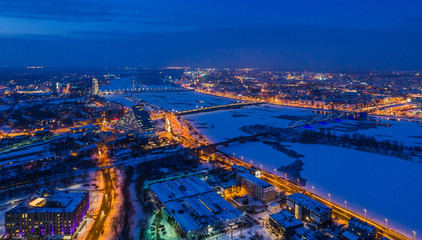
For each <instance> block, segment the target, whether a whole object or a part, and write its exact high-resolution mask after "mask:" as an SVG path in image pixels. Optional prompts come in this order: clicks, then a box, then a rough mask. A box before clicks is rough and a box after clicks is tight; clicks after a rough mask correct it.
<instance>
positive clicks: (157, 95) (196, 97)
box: [134, 91, 235, 111]
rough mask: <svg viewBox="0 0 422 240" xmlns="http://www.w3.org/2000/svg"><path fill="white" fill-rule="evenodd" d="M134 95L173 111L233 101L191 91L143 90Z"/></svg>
mask: <svg viewBox="0 0 422 240" xmlns="http://www.w3.org/2000/svg"><path fill="white" fill-rule="evenodd" d="M134 96H136V97H138V98H140V99H141V100H144V101H147V102H149V103H151V104H153V105H157V106H159V107H162V108H164V109H166V110H174V111H184V110H191V109H195V108H200V107H210V106H218V105H225V104H230V103H233V102H235V101H234V100H231V99H227V98H221V97H215V96H211V95H206V94H202V93H197V92H193V91H180V92H165V91H162V92H143V93H135V94H134Z"/></svg>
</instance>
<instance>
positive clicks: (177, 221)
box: [150, 176, 244, 239]
mask: <svg viewBox="0 0 422 240" xmlns="http://www.w3.org/2000/svg"><path fill="white" fill-rule="evenodd" d="M150 191H151V193H152V195H153V196H154V197H155V198H156V199H157V200H158V201H159V202H160V203H161V205H162V206H163V213H164V217H166V218H167V220H168V221H169V222H170V223H171V224H172V225H173V226H175V227H176V228H177V229H179V231H180V232H182V233H183V234H184V236H183V237H186V238H188V239H192V238H196V237H199V236H201V235H204V234H207V233H210V232H213V231H218V230H223V229H225V228H228V227H231V226H234V225H235V224H237V223H240V222H242V221H243V218H244V214H243V213H241V212H240V211H238V210H237V209H236V208H234V207H233V206H232V205H231V204H230V203H228V202H227V201H226V200H224V199H223V198H222V197H221V196H220V195H218V194H217V193H216V192H214V190H213V189H212V188H211V187H210V186H209V185H208V184H206V183H205V182H203V181H202V180H200V179H199V178H198V177H195V176H191V177H184V178H177V179H174V180H168V181H164V182H159V183H154V184H152V185H150Z"/></svg>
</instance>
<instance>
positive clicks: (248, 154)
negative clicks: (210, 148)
mask: <svg viewBox="0 0 422 240" xmlns="http://www.w3.org/2000/svg"><path fill="white" fill-rule="evenodd" d="M219 149H220V150H222V151H223V152H225V153H227V154H231V155H234V156H235V157H238V158H243V160H244V161H245V162H250V161H252V163H253V165H254V166H257V167H260V165H262V168H263V169H264V170H266V171H268V172H271V173H274V174H277V175H282V174H281V173H279V172H276V171H274V169H277V168H279V167H280V166H285V165H288V164H291V163H293V162H294V161H295V159H293V158H290V157H288V156H287V155H285V154H283V153H282V152H280V151H277V150H276V149H274V148H273V147H271V146H269V145H267V144H265V143H263V142H245V143H236V144H231V145H230V146H228V147H219Z"/></svg>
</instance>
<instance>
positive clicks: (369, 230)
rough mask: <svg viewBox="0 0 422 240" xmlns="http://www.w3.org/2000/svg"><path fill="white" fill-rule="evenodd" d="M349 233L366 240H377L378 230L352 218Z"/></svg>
mask: <svg viewBox="0 0 422 240" xmlns="http://www.w3.org/2000/svg"><path fill="white" fill-rule="evenodd" d="M349 231H350V232H352V233H354V234H356V235H358V236H360V237H361V238H363V239H364V240H372V239H375V237H376V235H377V229H376V228H375V227H374V226H372V225H369V224H368V223H366V222H362V221H361V220H359V219H357V218H351V219H350V220H349Z"/></svg>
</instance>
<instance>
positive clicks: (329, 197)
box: [328, 194, 331, 202]
mask: <svg viewBox="0 0 422 240" xmlns="http://www.w3.org/2000/svg"><path fill="white" fill-rule="evenodd" d="M328 201H330V202H331V194H328Z"/></svg>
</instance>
